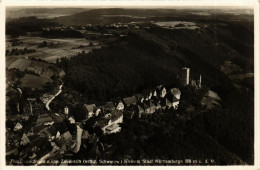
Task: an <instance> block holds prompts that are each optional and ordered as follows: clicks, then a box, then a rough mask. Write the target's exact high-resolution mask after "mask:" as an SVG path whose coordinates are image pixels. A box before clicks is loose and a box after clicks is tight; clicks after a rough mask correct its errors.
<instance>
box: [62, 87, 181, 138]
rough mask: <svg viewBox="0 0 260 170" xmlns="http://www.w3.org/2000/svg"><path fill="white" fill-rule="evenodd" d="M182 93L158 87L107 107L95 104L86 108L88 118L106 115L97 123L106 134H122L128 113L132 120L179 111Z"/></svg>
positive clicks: (108, 103)
mask: <svg viewBox="0 0 260 170" xmlns="http://www.w3.org/2000/svg"><path fill="white" fill-rule="evenodd" d="M180 96H181V91H180V90H179V89H178V88H166V87H165V86H163V85H160V86H157V87H156V88H155V89H153V90H146V91H143V93H142V94H136V95H133V96H131V97H126V98H117V99H113V100H112V101H110V102H107V103H106V104H105V105H102V106H98V107H97V106H96V105H95V104H90V105H87V104H85V105H84V107H85V108H86V110H87V118H86V119H89V118H91V117H93V116H98V115H99V114H100V113H102V115H104V116H103V117H102V118H101V119H100V120H98V121H97V126H99V127H100V128H101V129H102V130H103V133H104V134H111V133H117V132H120V130H121V127H120V126H119V124H120V123H123V116H124V115H125V114H126V113H127V114H128V115H130V118H133V116H137V117H139V118H140V117H142V116H144V115H150V114H153V113H155V112H157V111H164V110H166V109H177V108H178V105H179V100H180ZM64 112H65V115H68V114H69V113H68V112H69V108H68V107H65V108H64Z"/></svg>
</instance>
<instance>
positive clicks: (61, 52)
mask: <svg viewBox="0 0 260 170" xmlns="http://www.w3.org/2000/svg"><path fill="white" fill-rule="evenodd" d="M9 40H11V38H10V37H8V36H7V37H6V50H9V51H11V50H12V49H13V48H17V49H24V48H27V49H35V50H36V52H34V53H29V54H25V55H23V56H24V57H34V58H36V59H42V60H45V61H48V62H51V63H55V62H56V59H57V58H63V57H71V56H73V55H75V54H77V53H79V52H82V51H83V50H84V51H85V52H86V53H87V52H90V51H91V50H93V49H97V48H100V45H99V42H97V41H89V40H86V39H84V38H69V39H48V38H42V37H30V36H20V37H19V38H18V40H19V41H22V42H23V44H20V45H17V46H11V43H10V42H9ZM44 41H46V42H47V43H52V44H54V46H53V47H49V46H47V47H42V48H39V47H38V45H40V44H41V43H43V42H44ZM90 43H91V45H90Z"/></svg>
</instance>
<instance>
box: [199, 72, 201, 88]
mask: <svg viewBox="0 0 260 170" xmlns="http://www.w3.org/2000/svg"><path fill="white" fill-rule="evenodd" d="M199 88H201V74H200V80H199Z"/></svg>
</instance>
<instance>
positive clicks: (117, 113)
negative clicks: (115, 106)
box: [111, 110, 123, 122]
mask: <svg viewBox="0 0 260 170" xmlns="http://www.w3.org/2000/svg"><path fill="white" fill-rule="evenodd" d="M122 115H123V113H122V112H121V111H119V110H114V111H112V112H111V120H112V122H113V121H115V120H117V119H118V118H119V117H121V116H122Z"/></svg>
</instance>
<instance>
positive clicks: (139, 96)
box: [134, 94, 143, 101]
mask: <svg viewBox="0 0 260 170" xmlns="http://www.w3.org/2000/svg"><path fill="white" fill-rule="evenodd" d="M134 96H135V98H136V99H137V100H138V101H139V100H141V99H142V98H143V96H142V95H141V94H134Z"/></svg>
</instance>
